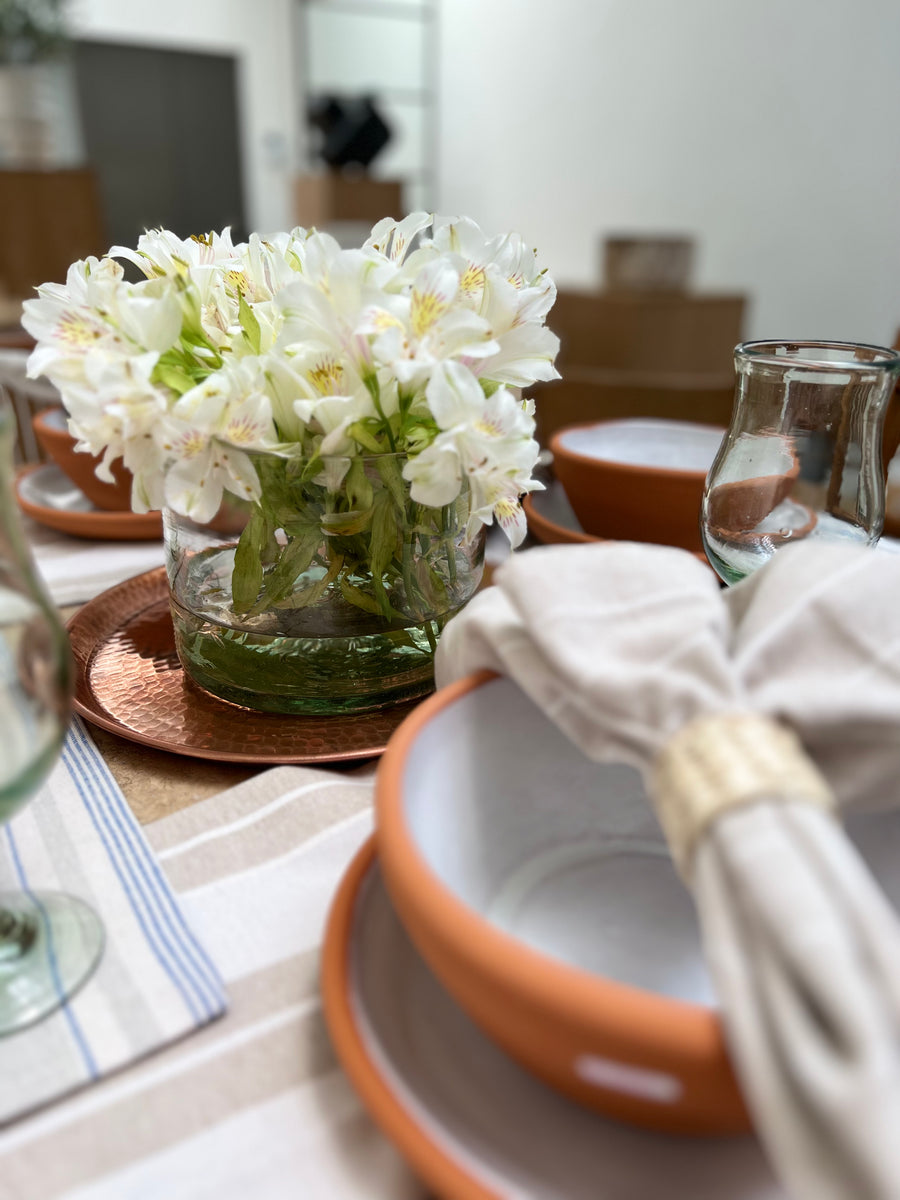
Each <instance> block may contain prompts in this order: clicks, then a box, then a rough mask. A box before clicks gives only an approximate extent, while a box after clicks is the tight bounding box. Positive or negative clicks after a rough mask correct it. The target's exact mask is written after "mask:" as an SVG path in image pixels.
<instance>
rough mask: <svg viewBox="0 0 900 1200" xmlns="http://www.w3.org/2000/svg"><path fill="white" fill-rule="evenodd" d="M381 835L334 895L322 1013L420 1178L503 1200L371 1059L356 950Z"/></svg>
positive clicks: (374, 1112)
mask: <svg viewBox="0 0 900 1200" xmlns="http://www.w3.org/2000/svg"><path fill="white" fill-rule="evenodd" d="M378 865H379V864H378V855H377V834H374V833H373V834H370V835H369V837H368V838H367V839H366V841H365V842H364V843H363V844H362V846H361V847H360V849H359V850H358V851H357V852H356V854H355V855H354V856H353V858H352V860H351V862H350V864H349V866H348V867H347V868H346V870H345V871H344V874H343V875H342V877H341V881H340V884H339V885H338V888H337V891H336V892H335V894H334V898H333V899H332V902H331V907H330V909H329V912H328V918H327V921H326V925H325V936H324V939H323V942H322V954H321V960H320V961H321V968H320V969H321V994H322V1010H323V1013H324V1015H325V1021H326V1024H327V1026H328V1033H329V1036H330V1038H331V1041H332V1045H333V1046H334V1049H335V1053H336V1054H337V1057H338V1059H339V1061H340V1063H341V1066H342V1067H343V1069H344V1070H345V1071H346V1073H347V1075H348V1077H349V1078H350V1081H351V1082H352V1084H353V1087H354V1089H355V1090H356V1092H357V1094H358V1095H359V1097H360V1099H361V1100H362V1102H363V1105H364V1106H365V1108H366V1111H367V1112H368V1113H369V1115H370V1116H371V1117H372V1119H373V1120H374V1122H375V1123H376V1125H378V1127H379V1128H380V1130H381V1132H382V1133H383V1134H384V1135H385V1137H387V1139H388V1140H389V1141H390V1142H392V1143H393V1145H394V1146H395V1147H396V1148H397V1150H398V1151H399V1152H400V1154H401V1155H402V1157H403V1158H404V1159H405V1160H406V1162H407V1164H408V1165H409V1166H410V1167H411V1168H412V1170H413V1171H414V1172H415V1174H416V1175H417V1176H418V1177H419V1178H420V1179H421V1180H422V1181H423V1182H424V1183H426V1184H427V1185H428V1187H429V1188H433V1189H434V1191H435V1192H437V1194H438V1195H439V1196H442V1197H444V1200H502V1197H501V1196H500V1195H499V1194H498V1193H497V1192H495V1191H491V1190H489V1189H487V1188H485V1187H484V1186H483V1185H482V1184H481V1183H480V1182H479V1181H478V1180H476V1179H474V1178H473V1177H472V1176H471V1175H470V1174H469V1173H468V1172H467V1171H466V1170H465V1169H464V1168H463V1167H462V1166H460V1164H459V1163H458V1162H457V1160H456V1159H455V1158H453V1157H452V1156H451V1155H450V1154H448V1152H447V1151H446V1150H445V1148H444V1147H443V1146H441V1145H440V1143H438V1142H436V1141H435V1140H434V1139H432V1138H431V1137H430V1136H429V1134H428V1132H427V1131H426V1130H424V1129H423V1128H422V1126H421V1125H420V1124H419V1123H418V1122H417V1121H416V1119H415V1117H414V1116H413V1115H412V1113H411V1112H410V1111H409V1109H407V1108H406V1107H405V1105H404V1104H403V1102H402V1101H401V1100H400V1098H399V1097H398V1096H397V1094H396V1093H395V1092H394V1091H393V1090H392V1089H391V1087H390V1084H389V1083H388V1082H387V1080H386V1078H385V1076H384V1075H383V1074H382V1073H381V1072H380V1071H379V1069H378V1066H377V1063H376V1062H375V1060H374V1059H373V1058H372V1056H371V1055H370V1054H369V1051H368V1048H367V1046H366V1042H365V1039H364V1037H363V1035H362V1033H361V1032H360V1029H359V1027H358V1025H357V1023H356V1019H355V1013H354V1008H353V1001H352V995H353V992H352V987H351V974H352V968H351V949H352V945H353V933H354V925H355V921H356V914H357V911H358V909H359V905H360V904H362V903H364V901H365V892H366V883H367V881H369V880H370V879H371V878H372V873H373V872H374V871H375V870H377V869H378Z"/></svg>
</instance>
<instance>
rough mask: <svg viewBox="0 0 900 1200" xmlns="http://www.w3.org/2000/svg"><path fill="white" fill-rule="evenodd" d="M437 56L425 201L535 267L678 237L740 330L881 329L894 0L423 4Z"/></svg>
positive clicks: (887, 320)
mask: <svg viewBox="0 0 900 1200" xmlns="http://www.w3.org/2000/svg"><path fill="white" fill-rule="evenodd" d="M442 63H443V70H442V79H441V127H442V142H441V172H440V199H441V206H442V208H443V209H444V210H445V211H449V212H461V213H462V212H464V213H468V214H470V215H471V216H473V217H475V219H476V220H479V221H480V222H481V223H482V224H483V225H484V226H485V227H486V228H489V229H490V230H492V231H500V230H503V229H506V228H510V227H511V228H517V229H519V230H520V231H521V232H522V233H523V234H524V235H525V236H526V237H527V238H528V239H529V240H531V241H532V242H533V244H535V245H536V246H538V248H539V250H540V252H541V254H542V256H543V259H544V261H545V262H546V263H547V265H549V267H550V269H551V271H552V273H553V274H554V275H555V276H556V278H557V280H559V281H562V282H568V283H592V282H596V281H598V280H599V266H598V253H597V247H598V243H599V241H600V238H601V235H602V234H604V233H610V232H625V231H672V232H688V233H691V234H693V235H695V236H696V238H697V239H698V240H699V242H700V255H699V262H698V272H697V284H698V286H700V287H703V288H709V289H724V290H735V289H737V290H743V291H746V292H747V293H748V294H749V295H750V296H751V297H752V301H753V303H752V308H751V312H750V321H749V323H748V330H747V332H748V334H749V335H751V336H764V337H769V336H773V337H828V338H850V339H854V340H870V341H875V342H879V343H885V342H887V343H890V341H892V340H893V338H894V335H895V333H896V331H897V329H898V327H900V4H898V2H897V0H753V2H752V3H749V2H746V3H745V2H743V0H551V2H549V3H548V0H443V8H442ZM551 323H552V322H551Z"/></svg>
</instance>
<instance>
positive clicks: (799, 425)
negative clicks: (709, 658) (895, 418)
mask: <svg viewBox="0 0 900 1200" xmlns="http://www.w3.org/2000/svg"><path fill="white" fill-rule="evenodd" d="M735 370H736V372H737V385H736V390H735V401H734V409H733V413H732V418H731V424H730V426H729V428H728V432H727V433H726V435H725V437H724V439H723V440H722V444H721V446H720V447H719V451H718V454H717V455H716V458H715V460H714V462H713V465H712V467H711V468H710V471H709V474H708V476H707V479H706V486H705V490H704V494H703V501H702V507H701V518H700V526H701V534H702V537H703V546H704V550H705V551H706V556H707V558H708V559H709V561H710V563H711V564H712V566H713V567H714V568H715V570H716V571H717V573H718V574H719V575H720V576H721V578H722V579H723V580H725V582H726V583H736V582H738V580H740V579H743V578H744V577H745V576H746V575H749V574H751V573H752V572H753V571H755V570H756V569H757V568H758V567H760V566H762V565H763V563H765V562H768V560H769V559H770V558H771V557H772V555H773V554H776V553H777V552H778V551H779V550H781V549H782V548H784V547H786V546H790V545H792V544H794V543H796V542H799V541H801V540H804V539H826V540H831V541H836V540H840V541H852V542H858V543H861V544H863V545H873V544H874V543H875V542H877V541H878V538H879V537H880V536H881V530H882V526H883V523H884V486H885V484H884V469H883V466H882V454H881V449H882V446H881V442H882V430H883V426H884V418H885V413H886V410H887V406H888V403H889V401H890V398H891V394H892V392H893V390H894V385H895V383H896V381H897V376H898V373H900V356H898V355H897V353H895V352H894V351H893V350H887V349H883V348H882V347H880V346H868V345H860V344H856V343H852V342H748V343H745V344H744V345H741V346H738V347H737V349H736V351H735Z"/></svg>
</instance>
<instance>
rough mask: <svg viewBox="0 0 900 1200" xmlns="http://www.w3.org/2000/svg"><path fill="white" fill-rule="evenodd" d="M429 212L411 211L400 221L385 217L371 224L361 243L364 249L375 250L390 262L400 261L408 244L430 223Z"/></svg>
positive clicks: (406, 250)
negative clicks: (366, 236)
mask: <svg viewBox="0 0 900 1200" xmlns="http://www.w3.org/2000/svg"><path fill="white" fill-rule="evenodd" d="M431 221H432V217H431V213H427V212H413V213H410V214H409V216H407V217H404V218H403V220H402V221H395V220H394V219H393V217H385V218H384V220H382V221H379V222H378V223H377V224H376V225H373V226H372V232H371V233H370V234H369V236H368V238H367V239H366V241H365V242H364V243H363V249H364V250H375V251H377V252H378V253H379V254H383V255H384V256H385V258H389V259H390V261H391V262H395V263H402V262H403V260H404V259H405V258H406V255H407V253H408V251H409V248H410V246H411V245H412V243H413V241H414V240H415V238H416V237H417V235H418V234H420V233H421V232H422V230H424V229H427V228H428V226H429V225H430V224H431Z"/></svg>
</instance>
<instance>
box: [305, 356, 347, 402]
mask: <svg viewBox="0 0 900 1200" xmlns="http://www.w3.org/2000/svg"><path fill="white" fill-rule="evenodd" d="M306 377H307V379H308V380H309V382H310V383H311V384H312V386H313V387H314V388H315V390H316V391H317V392H318V393H319V395H320V396H333V395H334V394H335V393H336V392H340V390H341V385H342V383H343V381H344V368H343V367H342V366H341V364H340V363H339V362H338V361H337V359H336V358H321V359H319V361H318V362H317V363H316V365H315V366H314V367H313V368H312V370H311V371H309V372H308V373H307V376H306Z"/></svg>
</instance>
